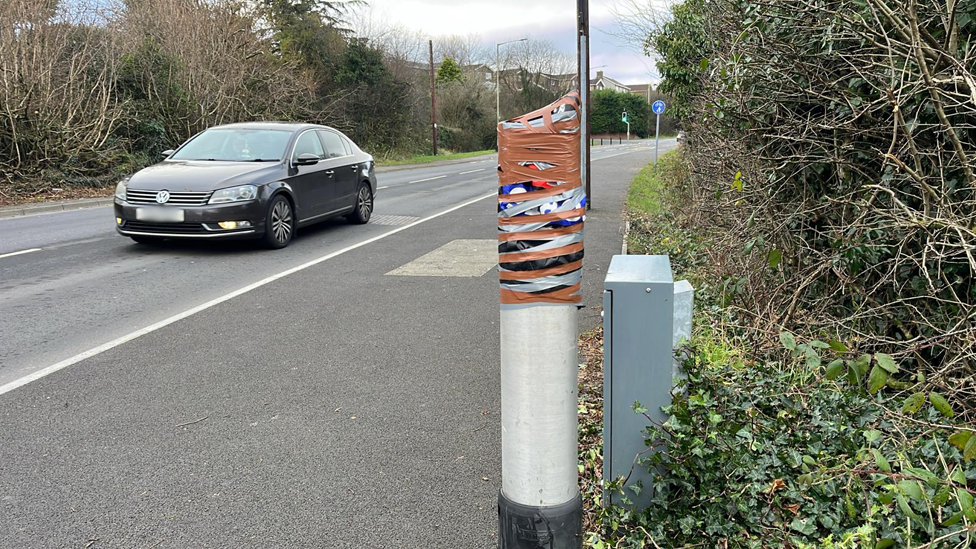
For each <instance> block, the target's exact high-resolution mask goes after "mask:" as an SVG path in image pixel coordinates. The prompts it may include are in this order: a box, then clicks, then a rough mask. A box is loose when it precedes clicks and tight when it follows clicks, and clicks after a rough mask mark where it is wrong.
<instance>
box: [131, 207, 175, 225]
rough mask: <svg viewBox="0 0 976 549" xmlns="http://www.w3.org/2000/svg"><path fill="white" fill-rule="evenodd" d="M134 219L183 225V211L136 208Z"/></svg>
mask: <svg viewBox="0 0 976 549" xmlns="http://www.w3.org/2000/svg"><path fill="white" fill-rule="evenodd" d="M136 219H138V220H139V221H154V222H156V223H183V210H179V209H176V208H136Z"/></svg>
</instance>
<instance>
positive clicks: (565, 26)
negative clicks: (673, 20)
mask: <svg viewBox="0 0 976 549" xmlns="http://www.w3.org/2000/svg"><path fill="white" fill-rule="evenodd" d="M610 2H611V0H602V1H592V2H591V3H590V27H591V28H590V39H591V41H592V44H591V49H590V51H591V55H590V65H591V66H592V67H598V66H601V65H606V66H605V67H603V68H602V69H595V70H594V71H593V73H591V76H592V75H594V74H595V71H596V70H603V71H604V72H605V73H606V74H607V75H608V76H612V77H613V78H615V79H617V80H619V81H621V82H623V83H625V84H637V83H645V82H649V81H651V82H656V81H657V80H658V78H657V77H656V76H655V75H654V74H653V73H654V62H653V60H652V59H650V58H648V57H646V56H644V55H642V54H641V53H638V51H636V48H626V47H622V46H620V45H619V40H618V39H616V38H615V37H614V36H613V33H614V32H615V31H616V23H615V22H614V19H613V14H612V13H611V10H610ZM370 9H371V10H372V15H373V17H374V18H375V19H378V20H381V21H385V22H388V23H396V24H400V25H403V26H405V27H407V28H410V29H414V30H417V31H420V32H423V33H424V34H427V35H429V36H430V37H432V38H433V39H434V40H436V39H437V37H438V36H447V35H452V34H457V35H462V36H472V35H476V36H477V37H478V38H479V39H480V40H481V41H482V42H483V43H484V44H486V45H488V46H491V47H493V46H494V44H495V43H497V42H504V41H507V40H513V39H517V38H522V37H529V38H535V39H547V40H550V41H551V42H552V43H553V44H554V45H555V46H556V47H557V48H558V49H559V50H560V51H562V52H563V53H566V54H567V55H570V56H571V57H575V56H576V4H575V2H570V1H568V0H532V1H527V0H492V1H491V2H485V1H484V0H370ZM598 29H599V30H598Z"/></svg>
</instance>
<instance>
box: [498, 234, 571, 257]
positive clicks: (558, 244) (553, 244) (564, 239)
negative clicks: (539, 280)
mask: <svg viewBox="0 0 976 549" xmlns="http://www.w3.org/2000/svg"><path fill="white" fill-rule="evenodd" d="M539 240H543V239H541V238H540V239H539ZM582 241H583V233H582V232H579V233H573V234H568V235H565V236H560V237H557V238H553V239H551V240H549V241H548V242H546V243H545V244H539V245H537V246H532V247H531V248H526V249H524V250H519V251H517V252H507V253H513V254H516V253H518V254H520V253H526V252H541V251H543V250H551V249H553V248H562V247H563V246H569V245H570V244H576V243H577V242H582ZM502 255H505V254H502ZM499 261H501V262H502V263H515V262H519V261H522V260H521V259H514V260H512V261H506V260H505V258H504V257H501V256H500V257H499Z"/></svg>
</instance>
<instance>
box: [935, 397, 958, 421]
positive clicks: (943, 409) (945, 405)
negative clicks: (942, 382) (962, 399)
mask: <svg viewBox="0 0 976 549" xmlns="http://www.w3.org/2000/svg"><path fill="white" fill-rule="evenodd" d="M929 401H930V402H931V403H932V406H934V407H935V409H936V410H938V411H939V413H941V414H942V415H944V416H945V417H950V418H951V417H952V416H954V415H956V413H955V412H953V411H952V406H950V405H949V401H948V400H946V399H945V397H944V396H942V395H940V394H939V393H936V392H935V391H932V392H931V393H929Z"/></svg>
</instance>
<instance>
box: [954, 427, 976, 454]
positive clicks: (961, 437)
mask: <svg viewBox="0 0 976 549" xmlns="http://www.w3.org/2000/svg"><path fill="white" fill-rule="evenodd" d="M971 438H976V437H974V436H973V434H972V433H971V432H969V431H956V432H955V433H952V434H951V435H949V444H951V445H953V446H955V447H956V448H959V451H960V452H962V451H965V450H966V444H968V443H969V439H971Z"/></svg>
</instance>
